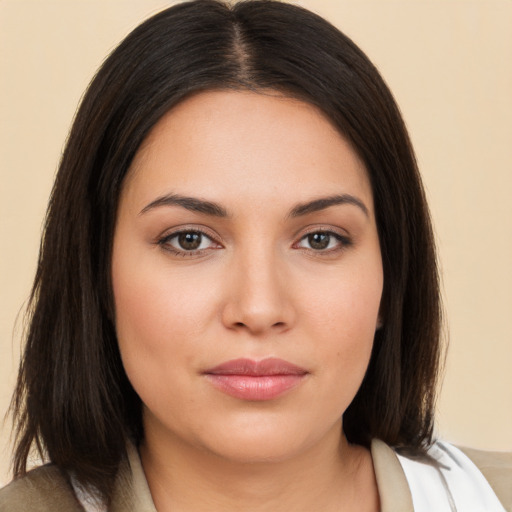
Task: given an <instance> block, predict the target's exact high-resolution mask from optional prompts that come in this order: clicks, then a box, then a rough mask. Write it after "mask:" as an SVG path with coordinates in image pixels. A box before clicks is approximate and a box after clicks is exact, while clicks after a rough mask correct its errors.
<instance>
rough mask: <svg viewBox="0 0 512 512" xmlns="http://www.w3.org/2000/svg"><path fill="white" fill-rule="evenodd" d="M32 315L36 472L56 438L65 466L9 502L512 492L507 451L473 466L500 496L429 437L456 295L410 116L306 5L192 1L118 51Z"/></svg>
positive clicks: (90, 107)
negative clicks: (443, 280)
mask: <svg viewBox="0 0 512 512" xmlns="http://www.w3.org/2000/svg"><path fill="white" fill-rule="evenodd" d="M32 307H33V314H32V319H31V324H30V328H29V332H28V336H27V343H26V349H25V354H24V358H23V363H22V368H21V371H20V376H19V380H18V388H17V392H16V397H15V414H16V417H17V421H18V423H17V425H18V444H17V448H16V454H15V473H16V475H17V476H22V475H24V473H25V467H26V462H27V457H28V454H29V450H30V448H31V446H33V444H34V443H35V444H36V446H37V447H38V448H39V449H40V450H41V451H42V453H43V455H45V456H47V458H48V460H49V461H51V463H52V464H51V465H49V466H46V467H43V468H41V469H39V470H36V471H34V472H30V473H28V474H27V475H25V476H23V477H22V478H19V479H17V480H15V481H14V482H13V484H11V485H10V486H8V487H7V488H6V489H5V490H4V491H2V493H1V494H0V510H27V509H31V510H81V507H82V508H85V509H87V510H106V509H108V510H114V511H115V510H155V509H156V510H158V511H159V512H163V511H166V510H183V511H186V510H204V509H208V510H217V509H219V510H232V509H236V510H240V509H243V510H281V509H282V510H308V511H310V510H323V511H329V510H339V509H343V510H363V511H364V510H367V511H377V510H382V511H391V510H393V511H395V510H413V507H414V510H496V511H497V510H504V508H503V504H500V499H501V500H502V501H503V502H505V500H506V499H509V498H507V495H506V493H507V492H508V491H507V489H509V488H510V485H509V484H510V480H511V473H512V470H511V463H510V460H509V458H507V457H506V456H503V458H502V459H498V458H497V457H496V456H491V455H489V454H483V455H482V454H473V455H472V456H473V458H474V459H475V463H478V464H480V461H479V459H480V458H483V460H484V466H485V468H482V470H483V471H485V472H486V474H487V476H488V478H489V479H490V481H491V482H490V484H489V483H488V482H487V481H486V480H485V478H484V476H483V475H482V473H481V472H480V471H479V470H478V469H477V467H476V466H475V465H474V463H473V462H472V461H471V460H470V459H469V458H468V457H466V456H465V455H464V454H463V453H462V452H460V451H459V450H457V449H456V448H454V447H451V446H450V445H446V444H443V443H435V442H434V439H433V432H432V429H433V418H434V410H433V406H434V398H435V385H436V377H437V373H438V366H439V358H440V344H439V328H440V307H439V290H438V281H437V273H436V266H435V253H434V244H433V237H432V230H431V226H430V221H429V215H428V209H427V206H426V203H425V198H424V193H423V189H422V186H421V181H420V178H419V175H418V172H417V168H416V164H415V160H414V156H413V152H412V149H411V146H410V143H409V140H408V137H407V133H406V131H405V128H404V125H403V122H402V120H401V117H400V114H399V112H398V109H397V107H396V105H395V103H394V101H393V99H392V96H391V94H390V93H389V91H388V89H387V87H386V86H385V84H384V82H383V81H382V79H381V78H380V76H379V75H378V73H377V71H376V70H375V68H374V67H373V66H372V64H371V63H370V62H369V61H368V59H367V58H366V57H365V56H364V55H363V54H362V52H361V51H360V50H359V49H358V48H357V47H356V46H355V45H354V44H353V43H352V42H351V41H350V40H348V39H347V38H346V37H345V36H344V35H342V34H341V33H340V32H339V31H337V30H336V29H335V28H333V27H332V26H330V25H329V24H328V23H327V22H325V21H324V20H322V19H321V18H319V17H317V16H315V15H313V14H311V13H309V12H307V11H305V10H302V9H300V8H298V7H294V6H291V5H287V4H282V3H278V2H266V1H256V2H244V3H240V4H237V5H235V6H233V7H228V6H226V5H224V4H222V3H217V2H214V1H197V2H191V3H184V4H180V5H178V6H175V7H173V8H170V9H168V10H166V11H164V12H162V13H160V14H158V15H157V16H155V17H154V18H152V19H150V20H148V21H147V22H145V23H144V24H142V25H141V26H140V27H138V28H137V29H136V30H135V31H134V32H133V33H132V34H130V35H129V36H128V37H127V38H126V39H125V41H123V42H122V43H121V45H120V46H119V47H118V48H117V50H115V51H114V52H113V54H112V55H111V56H110V57H109V58H108V59H107V61H106V62H105V64H104V65H103V66H102V68H101V69H100V71H99V72H98V74H97V76H96V77H95V79H94V80H93V82H92V84H91V86H90V88H89V90H88V92H87V94H86V96H85V97H84V100H83V102H82V105H81V107H80V109H79V111H78V113H77V117H76V120H75V122H74V125H73V128H72V131H71V134H70V137H69V140H68V143H67V147H66V150H65V153H64V156H63V159H62V163H61V167H60V170H59V173H58V176H57V179H56V183H55V188H54V192H53V194H52V199H51V202H50V207H49V210H48V217H47V224H46V229H45V236H44V243H43V246H42V251H41V255H40V262H39V267H38V272H37V276H36V282H35V285H34V291H33V299H32ZM397 453H400V454H401V455H397ZM489 468H491V469H490V470H489ZM497 495H498V496H497ZM505 505H506V506H508V507H510V504H509V503H506V504H505Z"/></svg>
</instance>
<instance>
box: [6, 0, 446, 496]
mask: <svg viewBox="0 0 512 512" xmlns="http://www.w3.org/2000/svg"><path fill="white" fill-rule="evenodd" d="M211 89H234V90H252V91H256V92H257V91H260V90H265V89H267V90H268V89H273V90H277V91H280V92H282V93H284V94H286V95H288V96H291V97H295V98H300V99H301V100H303V101H306V102H308V103H310V104H313V105H315V106H317V107H318V108H320V109H321V110H322V111H323V112H324V113H325V115H326V116H327V117H328V118H329V119H330V120H331V121H332V122H333V123H334V124H335V125H336V126H337V127H338V129H339V131H340V133H341V134H342V135H343V136H344V137H345V138H346V139H347V140H348V141H349V142H350V143H351V144H352V147H353V148H354V150H355V151H356V152H357V153H358V154H359V156H360V157H361V158H362V160H363V161H364V163H365V165H366V169H367V172H368V175H369V178H370V181H371V185H372V190H373V196H374V202H375V212H376V219H377V228H378V234H379V240H380V245H381V252H382V262H383V268H384V290H383V296H382V313H383V320H384V321H383V326H382V328H381V329H379V330H378V331H377V333H376V335H375V342H374V348H373V353H372V356H371V361H370V364H369V368H368V370H367V373H366V376H365V379H364V381H363V384H362V386H361V388H360V389H359V391H358V393H357V395H356V397H355V398H354V400H353V402H352V404H351V405H350V406H349V408H348V409H347V411H346V412H345V415H344V421H343V424H344V430H345V433H346V435H347V437H348V439H349V441H350V442H353V443H359V444H362V445H365V446H368V445H369V443H370V441H371V439H372V438H380V439H382V440H384V441H385V442H386V443H388V444H390V445H392V446H395V447H408V448H412V449H416V450H424V449H425V447H427V446H428V445H429V443H431V441H432V429H433V408H434V399H435V389H436V378H437V375H438V367H439V359H440V358H439V354H440V342H439V339H440V303H439V289H438V277H437V270H436V257H435V249H434V242H433V235H432V229H431V224H430V219H429V213H428V208H427V204H426V201H425V196H424V191H423V188H422V185H421V180H420V176H419V174H418V170H417V165H416V162H415V158H414V154H413V150H412V148H411V144H410V141H409V138H408V135H407V132H406V129H405V126H404V123H403V121H402V118H401V116H400V112H399V110H398V108H397V106H396V104H395V102H394V100H393V97H392V95H391V93H390V91H389V90H388V88H387V86H386V85H385V83H384V81H383V80H382V78H381V77H380V75H379V73H378V72H377V70H376V69H375V67H374V66H373V65H372V64H371V62H370V61H369V60H368V58H367V57H366V56H365V55H364V54H363V52H362V51H361V50H360V49H359V48H358V47H357V46H356V45H355V44H354V43H353V42H352V41H351V40H350V39H349V38H347V37H346V36H345V35H343V34H342V33H341V32H340V31H338V30H337V29H336V28H334V27H333V26H332V25H330V24H329V23H328V22H326V21H325V20H323V19H322V18H320V17H319V16H317V15H315V14H313V13H311V12H308V11H307V10H305V9H302V8H300V7H297V6H294V5H289V4H286V3H281V2H278V1H271V0H256V1H245V2H240V3H237V4H235V5H233V6H229V5H227V4H224V3H222V2H219V1H215V0H197V1H192V2H186V3H182V4H179V5H175V6H173V7H171V8H169V9H167V10H165V11H163V12H160V13H159V14H157V15H156V16H154V17H152V18H151V19H149V20H147V21H146V22H144V23H143V24H142V25H140V26H139V27H138V28H136V29H135V30H134V31H133V32H132V33H131V34H130V35H128V37H127V38H126V39H125V40H124V41H123V42H122V43H121V44H120V45H119V46H118V48H117V49H116V50H115V51H114V52H113V53H112V54H111V55H110V56H109V58H108V59H107V60H106V61H105V63H104V64H103V66H102V67H101V68H100V70H99V71H98V73H97V75H96V76H95V78H94V79H93V81H92V83H91V84H90V86H89V89H88V91H87V93H86V94H85V96H84V98H83V101H82V103H81V106H80V108H79V110H78V112H77V115H76V118H75V120H74V123H73V126H72V129H71V132H70V135H69V139H68V142H67V146H66V148H65V151H64V154H63V157H62V161H61V163H60V168H59V171H58V174H57V178H56V181H55V185H54V188H53V192H52V195H51V199H50V204H49V208H48V212H47V218H46V224H45V230H44V236H43V241H42V245H41V251H40V256H39V263H38V268H37V273H36V277H35V283H34V287H33V291H32V296H31V302H30V321H29V325H28V329H27V339H26V345H25V349H24V355H23V359H22V363H21V366H20V373H19V377H18V383H17V388H16V392H15V395H14V398H13V410H14V417H15V421H16V428H17V430H16V432H17V445H16V451H15V459H14V472H15V475H21V474H23V473H24V472H25V471H26V463H27V457H28V455H29V452H30V449H31V447H32V446H34V445H35V446H37V448H38V449H39V450H40V452H41V453H42V454H43V455H44V456H45V457H46V458H48V459H49V460H51V461H52V462H53V463H55V464H56V465H57V466H59V467H60V468H61V469H62V470H64V471H67V472H72V474H73V475H74V478H76V479H77V480H78V481H79V482H81V483H82V484H84V485H90V486H93V487H94V488H96V489H97V490H98V491H99V492H100V493H101V494H103V495H104V496H106V497H108V495H109V493H110V490H111V488H112V484H113V480H114V477H115V473H116V470H117V468H118V465H119V463H120V460H121V459H122V458H123V457H124V455H125V443H126V439H127V438H130V439H132V440H134V441H135V442H136V443H137V442H139V441H140V440H141V438H142V436H143V431H142V420H141V411H142V408H141V401H140V398H139V397H138V396H137V394H136V393H135V391H134V390H133V388H132V387H131V385H130V383H129V381H128V379H127V377H126V374H125V372H124V369H123V365H122V363H121V358H120V355H119V350H118V345H117V339H116V330H115V322H114V316H113V297H112V286H111V254H112V239H113V233H114V227H115V219H116V211H117V206H118V200H119V194H120V190H121V187H122V185H123V179H124V178H125V176H126V173H127V171H128V169H129V167H130V163H131V161H132V159H133V157H134V155H135V153H136V151H137V149H138V148H139V147H140V145H141V143H142V141H143V140H144V138H145V137H146V136H147V135H148V133H149V131H150V130H151V128H152V127H153V126H154V125H155V123H156V122H157V121H158V120H159V119H160V118H161V117H162V115H163V114H165V113H166V112H167V111H169V109H171V108H172V107H173V106H174V105H176V104H177V103H179V102H180V101H181V100H183V99H184V98H185V97H187V96H188V95H190V94H191V93H194V92H198V91H202V90H211Z"/></svg>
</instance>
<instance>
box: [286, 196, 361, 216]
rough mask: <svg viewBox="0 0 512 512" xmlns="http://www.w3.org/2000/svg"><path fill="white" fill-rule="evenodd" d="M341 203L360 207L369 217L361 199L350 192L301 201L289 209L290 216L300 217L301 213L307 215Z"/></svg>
mask: <svg viewBox="0 0 512 512" xmlns="http://www.w3.org/2000/svg"><path fill="white" fill-rule="evenodd" d="M343 204H351V205H354V206H357V207H358V208H360V209H361V210H362V211H363V213H364V214H365V215H366V216H367V217H369V213H368V208H367V207H366V205H365V204H364V203H363V201H361V199H359V198H357V197H355V196H352V195H350V194H338V195H334V196H329V197H320V198H318V199H313V200H312V201H308V202H307V203H301V204H298V205H297V206H295V207H294V208H293V209H292V210H291V211H290V214H289V216H290V217H301V216H302V215H308V214H309V213H315V212H319V211H321V210H325V209H326V208H329V207H331V206H336V205H343Z"/></svg>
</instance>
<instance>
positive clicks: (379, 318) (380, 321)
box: [375, 313, 384, 331]
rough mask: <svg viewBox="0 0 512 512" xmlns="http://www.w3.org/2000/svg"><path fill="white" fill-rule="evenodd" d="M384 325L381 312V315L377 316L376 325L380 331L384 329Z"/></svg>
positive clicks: (376, 328)
mask: <svg viewBox="0 0 512 512" xmlns="http://www.w3.org/2000/svg"><path fill="white" fill-rule="evenodd" d="M383 326H384V320H383V319H382V314H381V313H379V316H378V317H377V325H376V326H375V330H376V331H378V330H379V329H382V327H383Z"/></svg>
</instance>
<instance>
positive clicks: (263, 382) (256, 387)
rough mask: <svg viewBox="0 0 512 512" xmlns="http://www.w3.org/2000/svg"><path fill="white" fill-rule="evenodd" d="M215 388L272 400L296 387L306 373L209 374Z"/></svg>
mask: <svg viewBox="0 0 512 512" xmlns="http://www.w3.org/2000/svg"><path fill="white" fill-rule="evenodd" d="M206 377H207V378H208V380H209V381H210V382H211V384H213V386H214V387H215V388H217V389H218V390H220V391H222V392H223V393H226V394H227V395H230V396H233V397H235V398H240V399H242V400H252V401H263V400H272V399H274V398H278V397H280V396H282V395H284V394H285V393H286V392H287V391H290V390H291V389H293V388H294V387H296V386H297V385H298V384H299V383H300V382H301V381H302V380H303V378H304V377H305V375H295V374H294V375H223V374H207V375H206Z"/></svg>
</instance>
